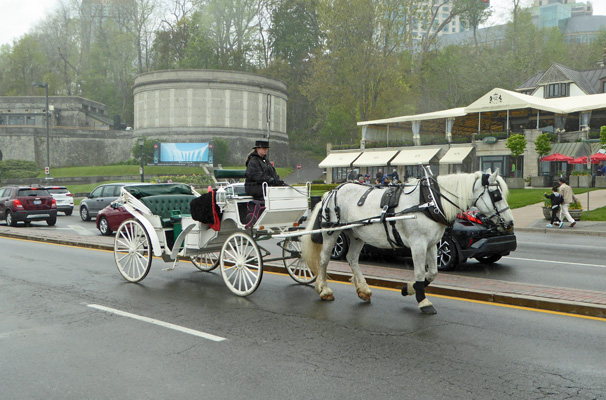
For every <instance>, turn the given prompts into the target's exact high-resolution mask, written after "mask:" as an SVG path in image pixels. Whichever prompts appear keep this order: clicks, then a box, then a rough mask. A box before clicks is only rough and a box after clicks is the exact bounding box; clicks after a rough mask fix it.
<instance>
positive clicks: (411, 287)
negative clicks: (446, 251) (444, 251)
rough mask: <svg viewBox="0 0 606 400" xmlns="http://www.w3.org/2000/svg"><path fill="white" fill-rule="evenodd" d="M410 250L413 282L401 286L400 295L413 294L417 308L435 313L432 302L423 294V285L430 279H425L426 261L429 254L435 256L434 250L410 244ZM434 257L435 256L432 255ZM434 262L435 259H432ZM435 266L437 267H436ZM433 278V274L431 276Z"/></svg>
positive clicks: (423, 311) (424, 311)
mask: <svg viewBox="0 0 606 400" xmlns="http://www.w3.org/2000/svg"><path fill="white" fill-rule="evenodd" d="M410 250H411V251H412V262H413V264H414V275H415V281H414V283H412V284H411V283H406V284H405V286H404V288H402V295H404V296H406V295H413V294H414V295H415V297H416V299H417V302H418V303H419V310H421V312H422V313H424V314H435V313H436V312H437V311H436V309H435V308H434V306H433V304H432V303H431V301H429V299H428V298H427V297H426V296H425V287H426V286H427V285H429V283H430V281H429V280H427V279H426V269H425V265H426V261H427V257H428V256H429V255H430V254H433V255H434V256H436V257H437V254H436V253H435V252H431V251H429V252H428V250H427V247H426V246H423V245H420V246H419V245H412V246H411V248H410ZM434 258H435V257H434ZM433 262H434V263H435V262H436V260H434V261H433ZM436 268H437V267H436ZM433 278H435V275H434V276H433Z"/></svg>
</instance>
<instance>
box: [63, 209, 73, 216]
mask: <svg viewBox="0 0 606 400" xmlns="http://www.w3.org/2000/svg"><path fill="white" fill-rule="evenodd" d="M72 212H73V210H67V211H66V212H65V215H67V216H70V215H72Z"/></svg>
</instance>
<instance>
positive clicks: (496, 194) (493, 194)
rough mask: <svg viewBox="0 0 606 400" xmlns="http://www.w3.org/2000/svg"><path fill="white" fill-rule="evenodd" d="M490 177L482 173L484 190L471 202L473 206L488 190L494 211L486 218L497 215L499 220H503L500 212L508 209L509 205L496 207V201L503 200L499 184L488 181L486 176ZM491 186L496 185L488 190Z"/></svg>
mask: <svg viewBox="0 0 606 400" xmlns="http://www.w3.org/2000/svg"><path fill="white" fill-rule="evenodd" d="M489 177H490V175H488V174H482V186H484V190H483V191H482V193H480V195H479V196H478V197H477V198H476V200H475V201H474V202H473V205H474V206H475V205H476V203H477V202H478V200H480V199H481V198H482V196H483V195H484V193H486V192H487V191H488V196H489V197H490V201H491V202H492V207H493V208H494V213H492V214H491V215H490V216H488V219H491V218H492V217H495V216H496V217H497V218H498V219H499V222H500V223H501V222H503V221H504V220H503V217H501V213H502V212H504V211H507V210H509V208H510V207H509V206H507V207H505V208H503V209H501V210H499V208H498V207H497V203H498V202H499V201H501V200H503V193H501V187H500V186H499V184H498V183H497V182H495V183H490V182H489V181H488V178H489ZM491 186H496V189H495V190H490V187H491ZM484 203H486V201H484Z"/></svg>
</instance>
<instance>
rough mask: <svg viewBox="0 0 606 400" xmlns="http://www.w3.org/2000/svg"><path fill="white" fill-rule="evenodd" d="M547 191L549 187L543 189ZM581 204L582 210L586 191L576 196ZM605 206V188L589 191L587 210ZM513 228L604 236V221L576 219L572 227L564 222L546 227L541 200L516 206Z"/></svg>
mask: <svg viewBox="0 0 606 400" xmlns="http://www.w3.org/2000/svg"><path fill="white" fill-rule="evenodd" d="M545 191H546V192H547V193H549V189H545ZM577 197H578V198H579V200H580V202H581V204H582V205H583V209H584V210H588V208H587V193H583V194H580V195H578V196H577ZM601 207H606V190H594V191H591V192H589V211H590V212H591V210H595V209H596V208H601ZM512 212H513V220H514V224H515V225H514V229H515V230H516V231H519V232H536V233H567V234H569V233H573V232H574V233H576V234H582V235H591V236H606V222H595V221H583V220H581V221H578V222H577V223H576V225H575V227H574V228H571V227H570V224H569V223H567V222H564V226H563V227H562V228H547V227H546V225H547V224H548V223H549V221H547V220H546V219H544V217H543V201H541V202H540V203H536V204H532V205H529V206H526V207H521V208H516V209H514V210H512Z"/></svg>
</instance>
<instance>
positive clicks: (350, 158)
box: [318, 151, 361, 168]
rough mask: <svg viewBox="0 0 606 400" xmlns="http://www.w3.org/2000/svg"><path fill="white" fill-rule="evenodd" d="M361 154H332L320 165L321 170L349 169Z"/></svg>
mask: <svg viewBox="0 0 606 400" xmlns="http://www.w3.org/2000/svg"><path fill="white" fill-rule="evenodd" d="M360 154H361V152H359V151H356V152H353V153H351V152H349V153H337V152H335V153H330V154H329V155H328V156H326V158H325V159H324V160H322V162H321V163H320V164H319V165H318V167H320V168H334V167H349V166H350V165H351V163H352V162H354V161H355V160H356V158H358V156H359V155H360Z"/></svg>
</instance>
